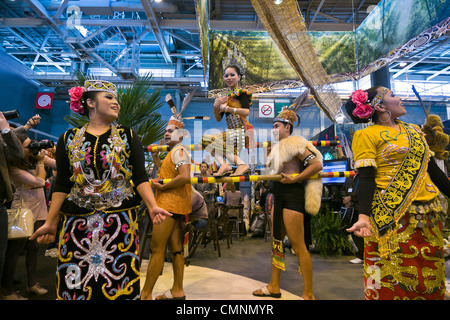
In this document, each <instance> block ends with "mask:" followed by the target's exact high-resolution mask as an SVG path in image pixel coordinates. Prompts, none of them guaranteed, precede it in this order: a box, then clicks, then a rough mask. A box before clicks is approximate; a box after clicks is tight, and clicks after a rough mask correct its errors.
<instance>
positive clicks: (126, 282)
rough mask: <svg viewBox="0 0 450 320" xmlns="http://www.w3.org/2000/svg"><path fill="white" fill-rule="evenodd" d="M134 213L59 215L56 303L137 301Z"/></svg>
mask: <svg viewBox="0 0 450 320" xmlns="http://www.w3.org/2000/svg"><path fill="white" fill-rule="evenodd" d="M137 209H138V208H132V209H127V210H123V211H99V212H96V213H94V214H91V215H87V216H68V215H65V216H63V218H62V227H61V230H60V234H59V256H58V267H57V272H56V278H57V279H56V280H57V297H58V299H60V300H116V299H139V297H140V282H139V278H140V273H139V254H138V250H139V245H138V242H139V239H138V224H137Z"/></svg>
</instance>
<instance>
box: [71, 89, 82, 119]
mask: <svg viewBox="0 0 450 320" xmlns="http://www.w3.org/2000/svg"><path fill="white" fill-rule="evenodd" d="M84 91H85V89H84V87H73V88H71V89H70V90H69V96H70V110H72V111H73V112H76V113H79V114H83V113H84V109H83V105H82V103H81V98H82V96H83V92H84Z"/></svg>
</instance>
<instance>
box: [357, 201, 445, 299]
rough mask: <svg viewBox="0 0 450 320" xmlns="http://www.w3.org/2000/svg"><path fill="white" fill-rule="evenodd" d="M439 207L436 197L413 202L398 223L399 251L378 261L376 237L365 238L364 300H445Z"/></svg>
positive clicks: (440, 208)
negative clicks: (425, 200) (428, 200)
mask: <svg viewBox="0 0 450 320" xmlns="http://www.w3.org/2000/svg"><path fill="white" fill-rule="evenodd" d="M441 213H442V207H441V205H440V202H439V199H438V197H436V198H435V200H432V201H430V202H428V203H420V202H413V204H412V205H411V206H410V207H409V209H408V212H407V213H406V214H405V215H404V217H403V218H402V219H401V220H400V226H399V229H398V231H397V238H398V244H399V249H398V250H397V251H396V252H394V253H391V254H390V255H389V256H388V257H386V258H381V257H380V254H379V252H378V251H377V250H378V243H377V239H376V238H375V237H368V238H365V250H364V285H365V291H364V293H365V299H366V300H412V299H426V300H435V299H444V298H445V265H444V263H445V261H444V250H443V245H444V243H443V237H442V217H441Z"/></svg>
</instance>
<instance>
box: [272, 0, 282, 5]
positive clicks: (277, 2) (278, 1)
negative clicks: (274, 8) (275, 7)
mask: <svg viewBox="0 0 450 320" xmlns="http://www.w3.org/2000/svg"><path fill="white" fill-rule="evenodd" d="M282 2H283V0H273V3H275V4H280V3H282Z"/></svg>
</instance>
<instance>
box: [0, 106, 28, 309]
mask: <svg viewBox="0 0 450 320" xmlns="http://www.w3.org/2000/svg"><path fill="white" fill-rule="evenodd" d="M0 132H1V134H0V277H1V276H2V274H3V265H4V263H5V255H6V248H7V244H8V215H7V212H6V210H7V207H6V203H7V202H10V201H11V200H12V197H13V187H12V185H11V180H10V177H9V170H8V163H9V162H10V161H18V160H20V159H22V158H23V156H24V151H23V147H22V144H21V142H20V140H19V139H18V138H17V136H16V135H15V134H14V132H13V131H11V129H10V128H9V124H8V121H7V119H6V117H5V116H4V113H3V112H0ZM2 299H14V300H15V299H16V296H15V295H11V296H10V297H3V295H1V296H0V300H2Z"/></svg>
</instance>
